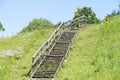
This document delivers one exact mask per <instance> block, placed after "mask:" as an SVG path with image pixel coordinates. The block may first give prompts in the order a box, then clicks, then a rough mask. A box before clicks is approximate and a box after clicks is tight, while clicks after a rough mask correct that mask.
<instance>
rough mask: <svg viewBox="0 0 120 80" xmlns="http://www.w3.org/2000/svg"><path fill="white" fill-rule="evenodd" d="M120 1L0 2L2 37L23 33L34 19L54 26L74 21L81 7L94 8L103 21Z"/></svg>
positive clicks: (44, 0) (36, 0)
mask: <svg viewBox="0 0 120 80" xmlns="http://www.w3.org/2000/svg"><path fill="white" fill-rule="evenodd" d="M119 3H120V0H0V21H1V22H2V24H3V27H4V28H5V29H6V31H5V32H0V36H4V37H5V36H11V35H15V34H16V33H17V32H19V31H21V30H22V29H23V28H24V27H25V26H27V25H28V23H29V22H30V21H31V20H33V19H34V18H46V19H49V20H50V21H52V22H53V23H54V24H55V23H57V22H59V21H67V20H69V19H72V18H73V16H74V12H75V11H76V9H77V7H78V6H79V7H80V8H81V7H84V6H88V7H92V10H93V11H94V12H95V13H96V15H97V17H98V18H100V19H103V18H104V16H105V15H106V14H108V13H111V12H112V11H113V10H114V9H116V10H118V5H119Z"/></svg>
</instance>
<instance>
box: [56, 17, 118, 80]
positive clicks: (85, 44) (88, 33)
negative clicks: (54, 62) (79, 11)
mask: <svg viewBox="0 0 120 80" xmlns="http://www.w3.org/2000/svg"><path fill="white" fill-rule="evenodd" d="M56 80H120V16H118V17H116V18H114V19H112V20H111V21H109V22H106V23H102V24H99V25H92V26H90V27H86V28H83V29H81V30H80V31H79V32H78V34H77V36H76V38H75V41H74V43H73V46H72V49H71V51H70V53H69V55H68V57H67V60H66V61H65V62H64V64H63V66H62V68H61V69H60V72H59V73H58V76H57V78H56Z"/></svg>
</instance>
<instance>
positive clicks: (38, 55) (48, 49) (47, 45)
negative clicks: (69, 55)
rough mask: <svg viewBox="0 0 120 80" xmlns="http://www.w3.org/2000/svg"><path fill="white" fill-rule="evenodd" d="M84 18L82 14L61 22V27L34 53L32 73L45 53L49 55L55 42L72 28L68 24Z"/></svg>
mask: <svg viewBox="0 0 120 80" xmlns="http://www.w3.org/2000/svg"><path fill="white" fill-rule="evenodd" d="M83 18H85V17H84V16H82V17H79V18H76V19H74V20H69V21H67V22H65V23H61V24H60V25H59V27H58V28H57V29H55V31H54V32H53V34H52V35H51V36H50V38H49V39H48V40H47V41H45V42H44V43H43V44H42V46H41V47H40V48H39V49H38V50H37V52H36V53H35V54H34V55H33V57H32V68H31V73H33V72H34V71H35V70H36V68H37V67H38V66H39V65H40V63H41V62H42V60H43V59H44V58H45V55H48V54H49V53H50V52H51V50H52V49H53V47H54V45H55V43H56V42H57V41H58V39H59V38H60V37H61V34H62V33H63V32H65V31H66V30H68V29H70V28H69V27H68V26H70V25H72V24H74V22H75V21H77V20H78V19H83Z"/></svg>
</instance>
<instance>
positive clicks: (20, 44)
mask: <svg viewBox="0 0 120 80" xmlns="http://www.w3.org/2000/svg"><path fill="white" fill-rule="evenodd" d="M42 21H43V22H42ZM34 22H42V23H38V24H37V27H36V25H34V27H35V28H33V29H32V27H31V25H32V26H33V24H34ZM43 23H44V24H43ZM48 23H49V22H48V21H47V20H44V19H43V20H41V19H34V20H33V21H31V22H30V24H29V25H28V26H27V27H26V28H24V29H23V31H21V33H19V34H17V35H16V36H13V37H10V38H3V39H0V80H29V79H27V78H26V77H25V76H26V74H27V73H28V71H29V70H30V68H31V60H32V59H31V58H32V56H33V54H34V53H35V52H36V50H37V49H38V48H39V46H40V45H41V44H42V43H43V42H44V41H45V40H47V39H48V38H49V37H50V35H51V34H52V32H53V31H54V29H55V28H54V27H52V26H54V25H52V24H51V25H48V26H46V25H45V24H48ZM37 28H39V29H37Z"/></svg>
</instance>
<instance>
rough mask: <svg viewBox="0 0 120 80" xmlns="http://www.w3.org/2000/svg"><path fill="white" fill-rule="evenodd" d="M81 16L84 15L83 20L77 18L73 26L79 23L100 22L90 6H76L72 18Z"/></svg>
mask: <svg viewBox="0 0 120 80" xmlns="http://www.w3.org/2000/svg"><path fill="white" fill-rule="evenodd" d="M82 16H85V20H84V19H83V20H82V19H78V20H77V21H76V23H75V26H79V25H80V24H84V23H88V24H92V23H99V22H100V20H99V19H98V18H97V17H96V14H95V13H94V12H93V11H92V9H91V7H83V8H80V7H78V8H77V11H76V12H75V15H74V18H73V19H75V18H78V17H82Z"/></svg>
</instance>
